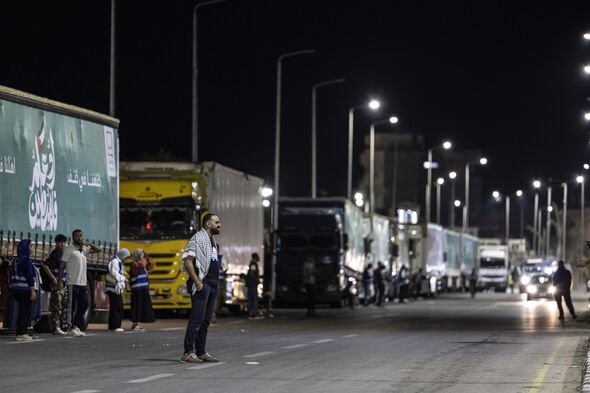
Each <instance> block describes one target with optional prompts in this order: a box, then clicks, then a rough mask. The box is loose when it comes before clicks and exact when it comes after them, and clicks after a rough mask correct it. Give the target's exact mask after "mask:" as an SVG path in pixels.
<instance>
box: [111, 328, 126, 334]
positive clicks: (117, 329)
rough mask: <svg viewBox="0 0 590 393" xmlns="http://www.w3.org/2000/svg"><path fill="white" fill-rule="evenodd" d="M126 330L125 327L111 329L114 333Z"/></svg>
mask: <svg viewBox="0 0 590 393" xmlns="http://www.w3.org/2000/svg"><path fill="white" fill-rule="evenodd" d="M124 331H125V330H124V329H123V328H116V329H111V332H113V333H123V332H124Z"/></svg>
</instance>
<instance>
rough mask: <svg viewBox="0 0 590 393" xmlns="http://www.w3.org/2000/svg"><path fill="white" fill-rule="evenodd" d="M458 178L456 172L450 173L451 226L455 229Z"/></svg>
mask: <svg viewBox="0 0 590 393" xmlns="http://www.w3.org/2000/svg"><path fill="white" fill-rule="evenodd" d="M456 177H457V173H456V172H450V173H449V179H451V205H450V206H451V209H450V212H449V215H450V217H449V226H450V227H451V229H452V228H454V227H455V178H456Z"/></svg>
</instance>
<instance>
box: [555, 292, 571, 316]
mask: <svg viewBox="0 0 590 393" xmlns="http://www.w3.org/2000/svg"><path fill="white" fill-rule="evenodd" d="M553 297H554V298H555V302H556V303H557V308H558V309H559V317H560V318H563V306H562V305H561V298H562V297H563V299H564V300H565V305H566V306H567V309H568V310H569V312H570V314H571V315H572V317H573V316H575V315H576V312H575V311H574V305H573V304H572V296H571V294H570V291H555V294H554V295H553Z"/></svg>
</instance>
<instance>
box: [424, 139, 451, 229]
mask: <svg viewBox="0 0 590 393" xmlns="http://www.w3.org/2000/svg"><path fill="white" fill-rule="evenodd" d="M440 147H442V148H443V149H444V150H449V149H450V148H452V147H453V144H452V143H451V142H450V141H443V143H442V145H438V146H435V147H431V148H430V149H428V161H427V164H426V165H427V169H428V176H427V180H426V216H425V217H424V222H426V223H429V222H430V218H431V217H430V197H431V188H432V151H433V150H434V149H435V148H440Z"/></svg>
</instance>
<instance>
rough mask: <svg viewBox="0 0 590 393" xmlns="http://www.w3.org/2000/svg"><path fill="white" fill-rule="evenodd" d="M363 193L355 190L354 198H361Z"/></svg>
mask: <svg viewBox="0 0 590 393" xmlns="http://www.w3.org/2000/svg"><path fill="white" fill-rule="evenodd" d="M363 198H364V197H363V193H362V192H355V193H354V199H363Z"/></svg>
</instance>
